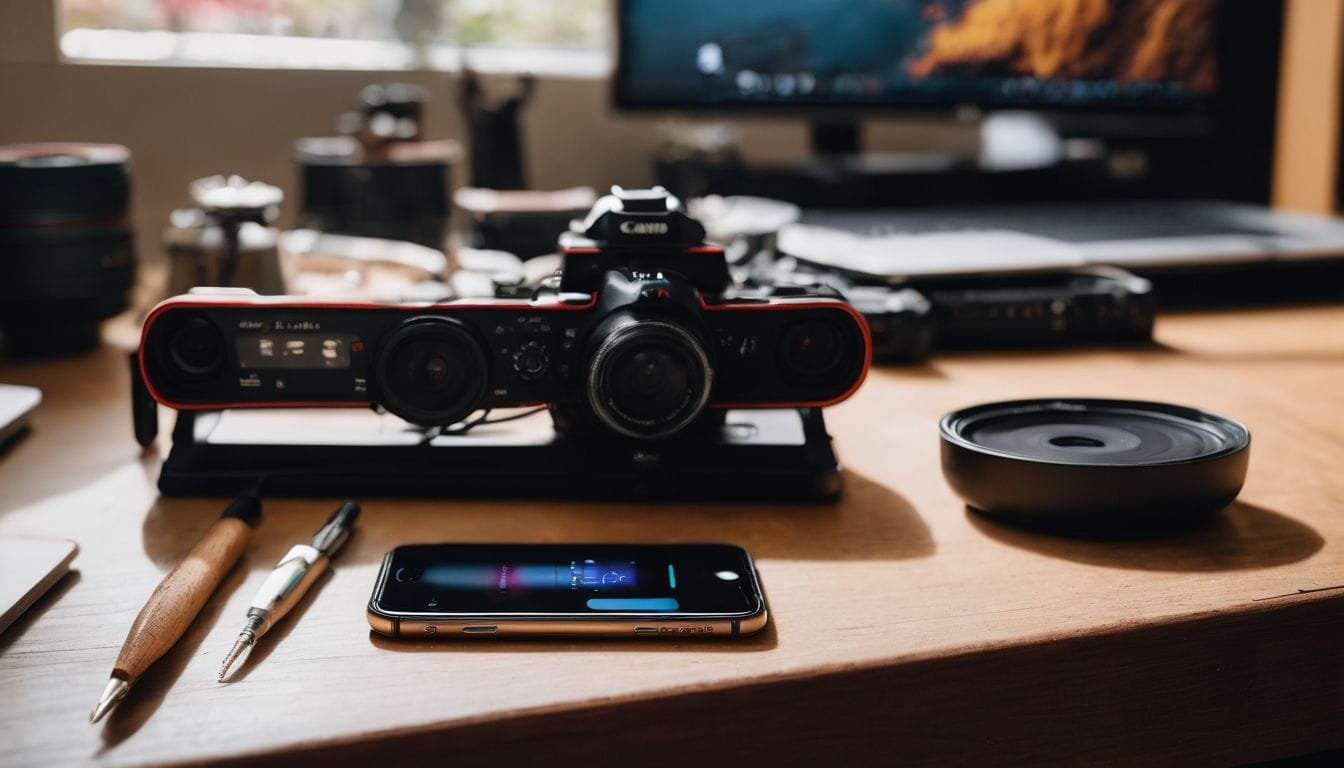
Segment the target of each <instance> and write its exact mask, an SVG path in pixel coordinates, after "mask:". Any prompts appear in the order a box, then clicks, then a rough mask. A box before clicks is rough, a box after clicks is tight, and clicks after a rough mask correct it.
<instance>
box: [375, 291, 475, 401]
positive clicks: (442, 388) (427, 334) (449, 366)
mask: <svg viewBox="0 0 1344 768" xmlns="http://www.w3.org/2000/svg"><path fill="white" fill-rule="evenodd" d="M375 375H376V376H377V379H378V383H377V386H378V391H379V393H380V397H379V401H380V403H381V404H382V406H383V407H384V408H386V409H387V410H388V411H390V412H391V413H393V414H396V415H397V416H400V417H401V418H403V419H405V420H407V421H409V422H411V423H414V424H421V425H425V426H446V425H448V424H454V423H456V422H459V421H461V420H462V419H463V418H465V417H466V416H467V415H468V414H470V413H471V412H472V411H473V410H475V409H476V407H477V405H478V404H479V403H480V401H481V398H482V396H483V395H484V394H485V387H486V382H487V379H488V377H489V371H488V368H487V367H486V360H485V353H484V352H482V351H481V345H480V343H479V342H478V341H477V340H476V339H475V338H474V337H473V336H472V335H471V333H470V332H469V331H467V329H466V328H464V327H463V326H462V324H461V323H459V322H458V321H456V320H453V319H451V318H446V317H433V318H418V319H415V320H411V321H409V322H407V323H406V324H405V325H403V326H401V328H399V329H398V330H397V331H395V332H394V333H393V334H392V336H391V337H390V338H389V339H388V340H387V341H386V342H385V343H384V344H383V345H382V347H381V349H380V351H379V354H378V363H377V365H376V367H375Z"/></svg>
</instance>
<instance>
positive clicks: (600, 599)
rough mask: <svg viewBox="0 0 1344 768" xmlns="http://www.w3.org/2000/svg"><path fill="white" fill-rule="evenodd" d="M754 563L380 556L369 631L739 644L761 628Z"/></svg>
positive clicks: (451, 552)
mask: <svg viewBox="0 0 1344 768" xmlns="http://www.w3.org/2000/svg"><path fill="white" fill-rule="evenodd" d="M765 623H766V609H765V598H764V596H763V595H762V594H761V586H760V582H759V581H758V580H757V578H756V568H755V566H754V565H752V562H751V556H750V555H748V554H747V553H746V551H745V550H743V549H742V548H741V547H734V546H731V545H727V544H416V545H410V546H403V547H397V548H396V549H394V550H392V551H391V552H388V553H387V556H386V557H385V558H384V559H383V567H382V569H381V570H380V571H379V572H378V580H377V582H376V583H375V584H374V588H373V596H372V597H371V598H370V599H369V625H370V626H372V627H373V629H374V630H375V631H377V632H380V633H382V634H384V635H390V636H392V637H406V638H440V637H459V636H462V637H466V636H475V637H479V636H519V635H534V636H535V635H542V636H546V635H554V636H561V635H608V636H657V637H717V636H727V637H737V636H740V635H750V634H754V633H756V632H759V631H761V629H763V628H764V627H765Z"/></svg>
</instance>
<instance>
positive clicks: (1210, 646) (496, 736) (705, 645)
mask: <svg viewBox="0 0 1344 768" xmlns="http://www.w3.org/2000/svg"><path fill="white" fill-rule="evenodd" d="M1158 337H1159V339H1160V342H1161V344H1160V346H1158V347H1156V348H1153V349H1143V350H1119V351H1117V350H1088V351H1068V352H1064V351H1061V352H1039V353H1025V354H988V355H975V356H969V355H968V356H959V357H941V358H938V359H937V360H935V361H934V362H933V363H931V364H929V365H925V366H922V367H918V368H885V369H884V368H879V369H876V370H875V371H874V372H873V375H872V377H871V379H870V380H869V382H868V384H867V385H866V386H865V387H864V389H863V390H862V391H861V392H860V393H859V394H858V395H857V396H856V397H855V398H853V399H852V400H850V401H849V402H847V403H845V404H843V405H841V406H839V407H837V408H835V409H833V410H832V411H831V412H830V415H829V418H830V423H831V426H832V430H833V432H834V434H835V436H836V442H837V447H838V450H839V453H840V455H841V458H842V460H843V461H844V462H845V464H846V467H847V475H846V482H847V484H848V485H847V491H846V494H845V497H844V499H843V500H842V501H841V502H840V503H839V504H836V505H834V506H824V507H809V506H798V507H791V506H777V507H752V506H729V505H675V506H673V505H656V504H619V503H617V504H597V503H574V502H555V503H531V502H497V503H496V502H484V501H469V502H460V501H387V500H379V499H363V500H362V501H364V502H365V516H364V518H363V519H362V520H361V527H360V529H359V533H358V535H357V536H356V538H355V539H354V540H353V541H352V542H351V545H350V546H349V548H348V550H347V551H346V552H344V553H342V555H341V557H340V558H339V559H338V560H337V561H336V564H335V573H334V575H333V576H332V577H331V578H329V579H327V580H326V581H325V583H323V584H322V586H321V588H320V589H319V590H318V591H317V592H316V593H314V594H313V595H311V596H310V598H309V599H308V600H307V601H306V602H305V603H304V604H303V605H301V606H300V609H299V611H298V615H297V616H291V618H290V620H289V621H287V622H286V623H285V624H283V625H282V626H281V627H280V628H279V629H278V630H277V631H276V633H275V634H274V635H273V636H270V637H267V638H266V642H265V643H264V645H263V646H262V647H261V648H260V649H259V652H258V653H257V654H256V655H254V656H253V657H252V659H251V660H250V662H249V664H248V666H247V667H246V668H245V669H244V673H243V675H242V677H241V679H240V680H238V681H237V682H235V683H233V684H231V685H218V684H216V683H215V671H216V669H217V668H218V665H219V661H220V657H221V655H222V654H223V653H224V652H225V651H226V650H227V649H228V647H229V644H230V643H231V641H232V640H233V637H234V634H235V633H236V632H237V629H238V626H239V622H240V620H241V618H242V616H243V614H244V612H245V606H246V604H247V602H248V600H249V599H250V597H251V595H252V593H253V591H254V590H255V589H256V587H257V585H258V583H259V582H260V580H261V579H262V578H263V576H264V575H265V573H266V572H267V571H268V570H269V568H270V566H271V565H272V563H274V561H275V560H276V559H277V557H278V556H279V555H280V554H281V553H282V552H283V551H285V549H286V548H288V547H289V546H290V545H291V544H293V543H295V542H298V541H302V540H306V539H307V537H308V536H309V535H310V534H311V533H312V531H313V530H314V529H315V528H316V527H317V525H318V524H319V522H320V521H321V519H323V518H324V517H325V516H326V515H327V514H329V513H330V512H331V510H332V509H333V508H334V505H333V501H331V500H320V501H319V500H311V501H309V500H283V499H277V500H269V501H267V518H266V520H265V522H264V523H263V525H262V526H261V528H260V529H259V530H258V533H257V537H256V539H255V540H254V542H253V545H252V548H251V549H250V550H249V551H248V553H247V555H246V557H245V559H244V561H243V562H242V564H241V565H240V566H239V567H238V568H237V569H236V570H235V571H234V572H233V573H232V574H231V575H230V576H229V578H228V579H227V580H226V582H225V584H224V585H223V587H222V588H221V590H220V592H219V593H218V594H217V595H216V598H215V599H214V600H213V601H212V602H211V603H210V605H209V606H207V608H206V610H205V612H204V613H203V614H202V615H201V617H200V618H199V619H198V621H197V622H196V624H195V625H194V627H193V629H192V631H191V632H190V633H189V634H188V635H187V636H186V637H185V638H184V640H183V642H182V643H181V644H180V645H179V646H178V647H177V649H176V650H175V651H174V652H173V653H172V654H170V655H169V656H167V657H165V658H164V660H163V661H161V662H160V663H159V665H158V666H157V667H155V668H154V669H153V670H152V671H151V672H150V673H149V675H147V676H146V678H144V679H143V680H142V682H141V683H140V685H139V686H138V687H137V688H136V689H134V690H133V691H132V694H131V696H130V697H129V698H128V699H127V700H126V701H125V702H123V704H122V705H121V707H120V709H118V710H117V711H116V712H115V713H114V714H113V716H112V717H111V718H110V719H109V721H108V722H107V723H106V727H95V726H90V725H89V724H88V722H87V717H88V712H89V709H90V707H91V706H92V705H93V703H94V701H95V700H96V699H97V697H98V693H99V692H100V690H101V689H102V687H103V683H104V682H105V680H106V679H107V673H108V670H109V669H110V668H111V665H112V660H113V658H114V657H115V655H116V652H117V648H118V646H119V644H120V643H121V641H122V638H123V637H124V636H125V633H126V629H127V627H129V626H130V623H131V620H132V618H133V617H134V616H135V614H136V612H137V611H138V610H139V608H140V606H141V605H142V604H143V602H144V600H145V597H146V595H148V594H149V592H150V591H151V590H152V589H153V587H154V585H155V584H156V583H157V582H158V580H159V579H160V578H161V577H162V575H163V573H164V572H165V571H166V570H167V569H169V568H170V567H171V566H172V565H173V564H174V563H176V562H177V560H178V558H179V557H181V556H182V554H183V553H184V552H185V551H186V550H187V548H189V547H190V545H191V544H192V543H193V542H194V541H195V540H196V538H197V537H198V535H199V534H200V533H201V532H202V531H203V530H204V529H205V527H206V526H207V525H209V524H210V522H212V521H213V520H214V519H215V517H216V515H217V514H218V512H219V510H220V509H221V507H222V502H221V501H219V500H186V499H160V498H158V497H157V494H156V493H155V490H154V478H155V476H156V471H157V464H158V461H159V459H158V455H157V454H155V453H150V454H148V455H145V456H141V454H140V451H139V449H138V448H137V446H136V444H135V442H134V441H133V439H132V437H131V426H130V419H129V412H128V405H127V397H128V395H127V382H126V375H125V360H124V358H123V356H122V354H121V353H120V352H118V351H116V350H113V349H110V348H109V349H104V350H102V351H100V352H99V353H97V354H95V355H92V356H89V357H86V358H83V359H76V360H66V361H56V362H43V363H25V364H6V365H4V366H3V367H0V380H2V381H8V382H14V383H24V384H36V385H39V386H41V387H42V388H43V389H44V390H45V393H46V397H47V401H46V403H45V404H44V406H43V407H42V409H41V411H40V413H39V414H38V416H37V418H36V423H35V426H34V430H33V432H32V433H31V434H30V435H28V436H27V437H26V438H25V439H23V440H22V441H21V442H20V443H19V444H17V445H15V446H13V447H12V448H10V449H9V450H8V451H7V452H5V453H4V454H3V456H0V534H23V535H33V536H56V537H68V538H72V539H75V540H77V541H78V542H79V544H80V546H81V548H82V552H81V554H80V555H79V557H78V558H77V559H76V560H75V564H74V565H75V568H77V569H78V571H79V573H78V575H74V576H71V577H69V578H68V579H67V580H66V581H65V582H64V583H63V584H61V585H59V586H58V587H57V589H56V590H55V593H54V594H53V595H51V596H49V597H48V598H47V599H45V600H44V601H43V602H42V603H41V604H39V605H38V606H37V607H36V609H35V610H33V611H32V612H31V613H30V614H29V615H28V616H26V617H25V618H23V619H21V620H20V622H19V623H18V624H16V625H15V626H14V627H13V628H12V629H11V630H10V631H9V632H7V633H5V634H4V635H3V636H0V763H3V764H7V765H8V764H28V763H38V762H51V763H58V764H66V763H73V762H84V761H94V762H97V763H105V764H131V763H146V762H152V763H160V762H179V761H192V762H195V761H214V760H232V759H237V758H252V759H260V761H261V762H269V763H275V764H285V765H294V764H300V762H308V761H311V760H313V759H319V758H320V759H322V760H324V761H325V760H341V761H348V762H352V763H369V762H373V761H377V762H379V763H382V764H390V763H391V762H392V760H394V759H401V758H406V757H411V756H412V755H415V754H417V753H420V752H421V751H422V750H433V759H432V762H433V763H434V764H454V763H459V764H460V763H466V764H486V763H488V764H492V765H501V764H502V765H508V764H514V763H519V762H521V761H522V760H523V758H525V757H529V756H530V757H541V758H544V759H545V760H546V761H547V762H548V763H552V764H562V763H568V764H573V763H574V762H575V761H577V760H580V759H581V760H584V761H586V762H587V763H592V762H596V763H612V762H617V761H620V762H628V761H629V760H632V759H635V760H638V761H639V762H640V763H641V764H643V763H645V762H652V763H671V762H682V761H683V760H687V759H692V760H696V761H697V762H703V761H704V760H714V761H715V762H725V761H727V760H734V761H753V762H757V761H758V762H759V764H763V765H764V764H769V763H767V762H765V761H766V760H769V759H773V758H782V760H783V761H784V762H785V763H797V762H800V761H807V760H816V761H821V762H820V764H835V763H838V762H845V761H849V762H854V761H855V760H857V759H860V758H867V759H868V760H869V761H881V762H884V763H898V762H899V763H918V762H926V761H933V760H935V759H941V760H943V761H947V760H951V761H955V762H959V763H964V764H977V763H983V762H984V761H986V760H988V759H997V760H1013V761H1029V762H1031V763H1034V764H1043V763H1053V762H1061V763H1076V762H1080V761H1082V762H1111V761H1117V760H1124V761H1141V762H1144V763H1180V764H1191V763H1196V764H1197V763H1224V764H1225V763H1247V762H1254V761H1258V760H1262V759H1266V758H1269V757H1272V756H1275V755H1293V754H1301V753H1306V752H1313V751H1319V750H1325V749H1329V748H1337V747H1340V746H1344V472H1342V471H1341V469H1340V468H1341V466H1342V465H1344V438H1342V437H1341V434H1344V308H1325V309H1295V310H1274V311H1259V312H1246V313H1221V314H1205V315H1188V316H1173V317H1165V318H1163V319H1162V321H1161V323H1160V325H1159V329H1158ZM1052 394H1061V395H1087V396H1118V397H1128V398H1144V399H1157V400H1170V401H1174V402H1182V403H1189V404H1195V405H1199V406H1202V407H1205V408H1208V409H1211V410H1215V411H1219V412H1222V413H1225V414H1228V415H1231V416H1233V417H1235V418H1238V419H1241V420H1243V421H1244V422H1245V423H1246V424H1247V425H1248V426H1249V427H1250V428H1251V431H1252V432H1253V433H1254V445H1253V447H1252V452H1253V455H1252V459H1251V468H1250V477H1249V480H1248V482H1247V484H1246V488H1245V491H1244V492H1243V493H1242V495H1241V498H1240V500H1239V501H1238V502H1237V503H1236V504H1235V505H1233V506H1232V507H1231V508H1230V509H1228V510H1227V511H1226V512H1225V513H1224V514H1223V515H1222V516H1221V518H1220V519H1219V520H1218V522H1217V523H1216V524H1215V525H1213V526H1212V527H1211V528H1208V529H1207V530H1202V531H1199V532H1196V533H1191V534H1188V535H1183V536H1179V537H1175V538H1166V539H1160V540H1155V541H1134V542H1126V543H1109V544H1107V543H1095V542H1086V541H1069V540H1060V539H1053V538H1046V537H1042V536H1036V535H1031V534H1027V533H1021V532H1017V531H1014V530H1011V529H1008V528H1004V527H1001V526H998V525H996V524H994V523H990V522H987V521H984V520H982V519H980V518H978V517H976V516H975V515H973V514H969V513H968V512H967V511H966V510H965V509H964V508H963V506H962V505H961V504H960V503H959V502H958V501H957V499H956V498H955V497H954V496H953V495H952V494H951V492H950V491H949V490H948V489H947V487H946V486H945V485H944V483H943V481H942V478H941V475H940V472H939V468H938V451H937V445H938V444H937V427H936V425H937V419H938V417H939V416H940V415H941V414H943V413H944V412H946V411H948V410H951V409H954V408H957V407H960V406H964V405H967V404H970V403H976V402H981V401H985V400H992V399H1002V398H1013V397H1033V396H1045V395H1052ZM707 539H708V540H724V541H731V542H737V543H740V544H742V545H744V546H746V547H747V548H748V549H750V550H751V551H753V552H754V553H755V554H756V555H757V557H758V561H759V564H760V570H761V573H762V575H763V578H764V583H765V587H766V591H767V593H768V595H769V600H770V607H771V611H772V624H771V626H770V628H769V629H768V630H767V631H766V632H765V633H764V634H763V635H761V636H758V637H756V638H753V639H749V640H742V641H738V642H726V641H725V642H691V641H687V642H657V641H650V642H637V641H630V642H624V641H623V642H607V641H604V642H556V641H542V642H522V641H508V642H499V641H494V642H471V643H467V642H460V641H458V642H445V641H440V642H434V643H423V644H422V643H405V642H393V641H388V640H385V639H382V638H379V637H376V636H372V635H370V633H369V631H368V628H367V626H366V625H365V622H364V605H365V602H366V601H367V599H368V596H369V590H370V588H371V586H372V583H373V578H374V575H375V571H376V569H377V567H378V564H379V560H380V558H381V556H382V554H383V553H384V552H385V551H386V550H387V549H388V548H390V547H392V546H394V545H396V544H400V543H404V542H411V541H441V540H456V541H482V540H522V541H577V540H607V541H621V540H651V541H679V540H692V541H698V540H707Z"/></svg>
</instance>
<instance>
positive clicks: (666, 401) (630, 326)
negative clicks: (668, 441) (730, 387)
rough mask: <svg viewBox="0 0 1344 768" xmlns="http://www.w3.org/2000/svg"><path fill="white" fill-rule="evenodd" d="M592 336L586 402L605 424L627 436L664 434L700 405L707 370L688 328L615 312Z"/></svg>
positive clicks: (707, 386) (705, 359) (705, 394)
mask: <svg viewBox="0 0 1344 768" xmlns="http://www.w3.org/2000/svg"><path fill="white" fill-rule="evenodd" d="M593 341H594V343H595V344H596V351H595V352H594V353H593V355H592V357H591V358H590V361H589V365H588V402H589V405H590V406H591V407H592V409H593V412H594V414H596V416H597V417H598V419H599V420H600V421H601V422H602V423H604V424H606V425H607V426H608V427H610V428H611V429H613V430H615V431H616V432H619V433H621V434H624V435H627V436H630V437H641V438H652V437H668V436H671V435H673V434H676V433H677V432H679V431H681V430H682V429H684V428H685V427H686V426H688V425H689V424H690V423H691V422H693V421H694V420H695V418H696V417H697V416H699V415H700V414H701V413H702V412H703V411H704V409H705V405H706V404H707V403H708V401H709V391H710V384H711V381H712V376H713V370H712V368H711V367H710V363H709V357H708V355H706V353H705V349H704V346H703V344H701V343H700V341H699V339H697V337H696V334H695V333H693V332H692V331H690V330H689V329H687V328H685V327H683V326H682V325H680V324H678V323H675V322H673V321H670V320H664V319H650V318H639V317H637V316H635V315H633V314H630V313H620V314H618V315H615V316H613V318H612V319H611V320H609V321H607V322H606V323H604V324H603V325H602V326H600V327H599V328H598V330H597V331H596V332H595V333H594V334H593Z"/></svg>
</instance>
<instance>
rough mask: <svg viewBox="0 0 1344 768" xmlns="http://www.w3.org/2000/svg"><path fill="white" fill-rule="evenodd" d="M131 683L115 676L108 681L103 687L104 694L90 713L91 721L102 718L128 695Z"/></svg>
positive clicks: (94, 721)
mask: <svg viewBox="0 0 1344 768" xmlns="http://www.w3.org/2000/svg"><path fill="white" fill-rule="evenodd" d="M130 688H131V684H130V683H128V682H126V681H125V680H122V679H121V678H119V677H114V678H112V679H111V680H108V681H107V687H106V688H104V689H103V695H102V696H101V697H99V699H98V704H97V706H95V707H94V708H93V711H92V712H90V713H89V722H90V723H96V722H98V721H99V720H102V719H103V718H104V717H105V716H106V715H107V713H108V712H110V711H112V708H113V707H115V706H116V705H117V702H119V701H121V700H122V698H123V697H125V696H126V691H128V690H130Z"/></svg>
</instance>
